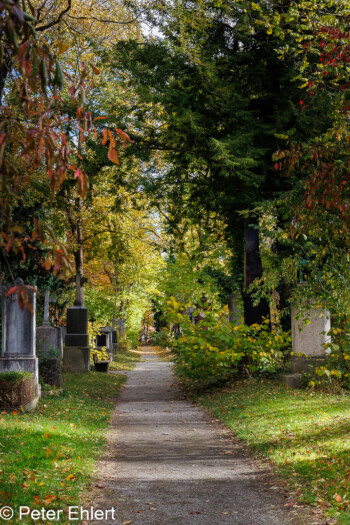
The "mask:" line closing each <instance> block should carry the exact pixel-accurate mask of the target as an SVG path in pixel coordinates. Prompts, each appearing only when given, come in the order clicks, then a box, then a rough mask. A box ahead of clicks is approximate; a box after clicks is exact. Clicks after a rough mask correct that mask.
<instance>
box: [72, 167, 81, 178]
mask: <svg viewBox="0 0 350 525" xmlns="http://www.w3.org/2000/svg"><path fill="white" fill-rule="evenodd" d="M82 175H83V172H82V171H81V169H80V168H78V169H77V170H75V173H74V178H75V179H78V178H80V177H81V176H82Z"/></svg>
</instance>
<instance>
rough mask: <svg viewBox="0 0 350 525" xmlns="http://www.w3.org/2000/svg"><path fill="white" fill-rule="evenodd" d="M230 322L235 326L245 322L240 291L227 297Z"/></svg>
mask: <svg viewBox="0 0 350 525" xmlns="http://www.w3.org/2000/svg"><path fill="white" fill-rule="evenodd" d="M227 304H228V309H229V321H230V323H232V324H233V325H235V326H238V325H240V324H242V322H243V299H242V295H241V293H240V291H239V290H236V291H234V292H232V293H231V294H230V295H229V296H228V297H227Z"/></svg>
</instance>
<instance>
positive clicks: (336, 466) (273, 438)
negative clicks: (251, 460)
mask: <svg viewBox="0 0 350 525" xmlns="http://www.w3.org/2000/svg"><path fill="white" fill-rule="evenodd" d="M199 401H200V402H201V404H203V405H204V406H206V407H208V408H209V409H210V410H212V411H213V413H214V414H215V415H216V416H217V417H218V418H220V419H221V420H222V421H224V422H225V423H226V424H227V425H228V426H229V427H230V428H231V429H232V431H233V432H234V434H236V435H237V436H238V437H239V438H241V439H243V440H244V441H246V442H247V443H248V444H249V445H250V447H252V449H253V450H255V451H256V452H258V453H260V454H263V455H264V456H265V457H267V458H268V459H269V460H271V461H273V462H274V463H275V465H276V466H277V469H278V472H279V473H280V474H281V475H282V476H283V477H284V478H285V479H286V480H287V481H288V484H289V487H290V489H291V492H292V493H293V494H294V496H295V498H296V499H301V500H303V501H304V502H307V503H308V504H311V505H314V506H317V507H319V508H321V509H322V510H323V511H324V512H326V513H328V514H329V515H332V516H336V517H337V518H338V520H339V522H340V523H342V524H350V396H348V395H345V394H344V395H340V396H334V395H328V394H322V393H310V392H307V391H303V390H291V389H287V388H285V387H283V386H280V385H277V384H274V383H269V382H262V381H261V382H260V381H251V382H250V381H247V382H244V383H241V384H239V385H236V386H234V387H232V388H227V389H224V390H221V391H217V392H215V393H211V394H206V395H202V396H201V397H200V398H199Z"/></svg>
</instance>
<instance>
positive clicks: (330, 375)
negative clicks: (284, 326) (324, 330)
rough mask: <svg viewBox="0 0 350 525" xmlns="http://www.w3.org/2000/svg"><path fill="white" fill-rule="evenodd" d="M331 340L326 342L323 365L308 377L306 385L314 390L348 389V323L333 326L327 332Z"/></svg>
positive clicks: (349, 378) (335, 390) (349, 341)
mask: <svg viewBox="0 0 350 525" xmlns="http://www.w3.org/2000/svg"><path fill="white" fill-rule="evenodd" d="M327 335H328V336H329V338H330V340H331V342H329V343H327V344H326V345H325V346H326V352H327V360H326V362H325V364H324V366H320V367H317V368H316V369H315V373H314V374H313V375H312V377H308V378H307V380H308V386H309V387H311V388H313V389H315V390H322V391H325V392H330V393H335V394H337V393H339V392H341V390H342V389H346V390H349V389H350V337H349V325H343V327H342V328H336V327H333V328H331V330H330V331H329V332H328V334H327Z"/></svg>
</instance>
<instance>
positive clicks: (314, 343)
mask: <svg viewBox="0 0 350 525" xmlns="http://www.w3.org/2000/svg"><path fill="white" fill-rule="evenodd" d="M291 315H292V352H293V357H292V360H291V372H292V373H291V374H286V375H284V376H283V380H284V382H285V383H286V384H287V386H291V387H298V386H299V383H300V379H301V377H302V372H308V373H312V371H313V370H314V369H315V367H318V366H322V365H323V364H324V362H325V360H326V358H327V353H326V349H325V347H324V345H325V344H326V343H327V342H330V338H329V336H328V335H327V334H328V332H329V330H330V328H331V320H330V313H329V312H328V310H322V309H321V308H316V307H315V306H314V305H312V303H311V304H310V309H309V310H308V312H307V313H305V314H304V315H300V310H299V309H298V308H296V307H293V308H292V312H291ZM299 354H303V355H299Z"/></svg>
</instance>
